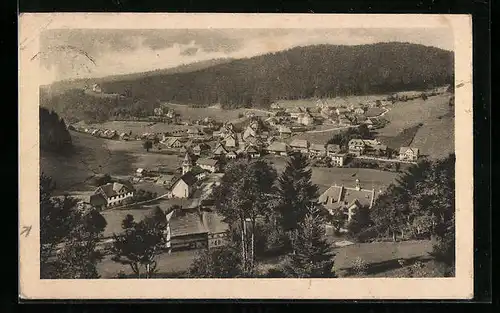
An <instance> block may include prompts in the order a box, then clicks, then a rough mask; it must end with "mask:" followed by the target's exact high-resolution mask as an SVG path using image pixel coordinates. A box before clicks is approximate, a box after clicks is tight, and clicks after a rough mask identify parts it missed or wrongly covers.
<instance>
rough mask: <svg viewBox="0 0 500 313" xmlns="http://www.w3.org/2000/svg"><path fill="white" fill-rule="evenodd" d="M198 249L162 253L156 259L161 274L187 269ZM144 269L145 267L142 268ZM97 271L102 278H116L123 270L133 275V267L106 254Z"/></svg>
mask: <svg viewBox="0 0 500 313" xmlns="http://www.w3.org/2000/svg"><path fill="white" fill-rule="evenodd" d="M197 253H198V251H196V250H189V251H178V252H172V253H171V254H168V253H163V254H160V255H159V256H158V258H157V260H156V262H157V264H158V265H157V270H158V273H159V274H165V273H173V272H174V273H175V272H184V271H187V270H188V269H189V267H190V265H191V263H192V262H193V260H194V258H195V257H196V254H197ZM142 270H143V271H144V268H143V269H142ZM97 271H98V273H99V274H100V275H101V278H108V279H109V278H114V277H116V275H117V274H118V273H119V272H120V271H123V272H124V273H125V274H126V275H132V274H133V272H132V269H131V268H130V266H128V265H124V264H120V263H117V262H114V261H113V260H111V256H106V257H105V259H104V260H102V262H100V263H98V264H97Z"/></svg>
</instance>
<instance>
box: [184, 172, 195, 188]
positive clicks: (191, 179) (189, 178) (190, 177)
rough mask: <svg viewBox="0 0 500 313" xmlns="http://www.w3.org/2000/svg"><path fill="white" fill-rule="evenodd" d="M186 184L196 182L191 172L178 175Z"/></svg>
mask: <svg viewBox="0 0 500 313" xmlns="http://www.w3.org/2000/svg"><path fill="white" fill-rule="evenodd" d="M180 179H182V180H183V181H184V182H185V183H186V184H187V185H188V186H192V185H194V184H195V183H196V181H197V179H196V177H195V176H194V175H193V173H191V172H187V173H186V174H184V175H182V176H181V177H180Z"/></svg>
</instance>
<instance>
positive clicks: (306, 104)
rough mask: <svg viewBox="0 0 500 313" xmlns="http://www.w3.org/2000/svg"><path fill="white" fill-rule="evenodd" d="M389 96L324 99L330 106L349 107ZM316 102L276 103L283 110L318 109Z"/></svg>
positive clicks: (291, 101) (287, 101)
mask: <svg viewBox="0 0 500 313" xmlns="http://www.w3.org/2000/svg"><path fill="white" fill-rule="evenodd" d="M387 96H388V95H365V96H349V97H335V98H323V99H322V100H323V101H326V102H327V103H328V104H329V105H338V106H341V105H344V106H349V105H352V104H359V103H366V102H369V101H375V100H382V99H385V98H387ZM316 101H318V99H300V100H279V101H276V102H277V103H278V104H279V105H280V106H281V107H282V108H293V107H304V108H314V107H316Z"/></svg>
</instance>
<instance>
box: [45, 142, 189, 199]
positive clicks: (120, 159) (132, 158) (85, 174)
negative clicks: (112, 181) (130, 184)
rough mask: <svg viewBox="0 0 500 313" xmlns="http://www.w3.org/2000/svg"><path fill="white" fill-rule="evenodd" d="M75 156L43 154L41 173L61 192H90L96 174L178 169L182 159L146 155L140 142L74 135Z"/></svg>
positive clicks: (153, 153) (151, 153)
mask: <svg viewBox="0 0 500 313" xmlns="http://www.w3.org/2000/svg"><path fill="white" fill-rule="evenodd" d="M71 137H72V139H73V145H74V150H75V151H74V153H73V154H72V155H70V156H61V155H54V154H51V153H47V152H44V151H41V153H40V171H42V172H44V173H45V174H47V175H49V176H51V177H53V179H54V180H55V181H56V183H57V190H58V191H65V192H66V191H68V192H69V191H88V190H93V189H94V186H91V185H89V184H88V180H89V179H90V178H92V177H93V176H94V175H96V174H106V173H109V174H111V175H112V176H114V177H116V176H129V175H133V174H134V172H135V170H136V169H137V168H139V167H142V168H151V167H157V166H164V167H167V168H171V169H172V170H175V169H177V167H179V166H180V164H181V163H182V158H180V157H179V156H177V155H168V154H159V153H155V152H146V151H145V150H144V148H143V147H142V142H141V141H117V140H107V139H102V138H96V137H93V136H90V135H88V134H84V133H78V132H71Z"/></svg>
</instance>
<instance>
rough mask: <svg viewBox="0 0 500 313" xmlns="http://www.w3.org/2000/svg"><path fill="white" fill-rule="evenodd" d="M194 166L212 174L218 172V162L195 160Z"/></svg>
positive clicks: (205, 159) (203, 159)
mask: <svg viewBox="0 0 500 313" xmlns="http://www.w3.org/2000/svg"><path fill="white" fill-rule="evenodd" d="M196 165H198V166H199V167H201V168H202V169H204V170H207V171H209V172H212V173H214V172H217V171H218V170H219V161H218V160H215V159H209V158H199V159H198V160H196Z"/></svg>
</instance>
